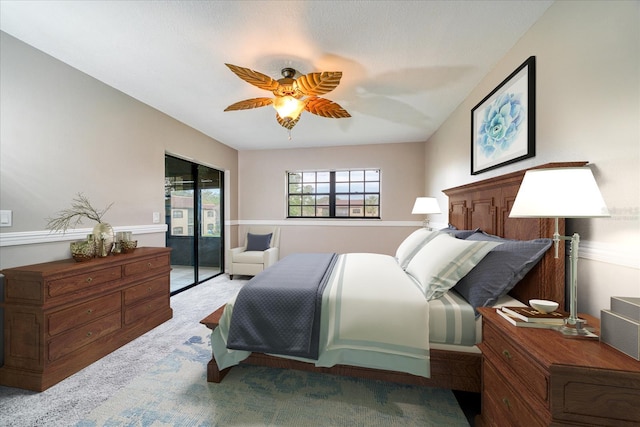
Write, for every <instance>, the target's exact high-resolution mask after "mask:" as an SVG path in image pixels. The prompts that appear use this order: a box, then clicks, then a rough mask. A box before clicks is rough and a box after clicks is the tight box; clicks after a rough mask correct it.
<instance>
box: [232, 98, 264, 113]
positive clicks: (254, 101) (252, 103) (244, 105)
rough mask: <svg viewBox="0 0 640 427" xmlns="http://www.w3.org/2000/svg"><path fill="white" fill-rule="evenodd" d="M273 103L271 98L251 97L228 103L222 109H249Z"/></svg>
mask: <svg viewBox="0 0 640 427" xmlns="http://www.w3.org/2000/svg"><path fill="white" fill-rule="evenodd" d="M271 104H273V98H251V99H245V100H244V101H240V102H236V103H235V104H231V105H229V106H228V107H227V108H225V109H224V111H234V110H249V109H251V108H258V107H264V106H267V105H271Z"/></svg>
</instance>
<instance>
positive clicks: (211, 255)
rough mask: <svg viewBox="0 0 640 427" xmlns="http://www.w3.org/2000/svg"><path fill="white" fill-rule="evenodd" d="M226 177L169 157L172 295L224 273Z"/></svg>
mask: <svg viewBox="0 0 640 427" xmlns="http://www.w3.org/2000/svg"><path fill="white" fill-rule="evenodd" d="M223 176H224V173H223V172H222V171H219V170H217V169H213V168H209V167H207V166H203V165H199V164H197V163H192V162H189V161H187V160H183V159H179V158H177V157H173V156H169V155H167V156H165V217H166V223H167V226H168V229H167V239H166V245H167V247H170V248H172V251H171V268H172V271H171V293H172V294H174V293H177V292H180V291H181V290H184V289H187V288H189V287H191V286H194V285H196V284H198V283H201V282H203V281H205V280H207V279H210V278H212V277H214V276H216V275H218V274H220V273H221V272H222V270H223V268H222V266H223V265H224V260H223V254H224V250H223V248H224V243H223V227H222V224H224V221H223V218H222V213H223V212H224V209H223V191H222V190H223V188H224V185H223Z"/></svg>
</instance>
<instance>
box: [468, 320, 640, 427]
mask: <svg viewBox="0 0 640 427" xmlns="http://www.w3.org/2000/svg"><path fill="white" fill-rule="evenodd" d="M479 311H480V313H481V314H482V343H481V344H479V345H478V346H479V347H480V349H481V350H482V355H483V361H482V411H481V415H480V418H479V419H478V422H479V424H481V425H489V426H493V425H496V426H497V425H500V426H504V425H514V426H519V425H522V426H527V427H530V426H548V425H555V426H559V425H568V424H570V425H590V426H593V425H598V426H600V425H601V426H612V425H616V426H632V425H633V426H637V425H639V424H640V362H638V361H636V360H634V359H632V358H631V357H629V356H627V355H625V354H623V353H621V352H620V351H618V350H616V349H615V348H613V347H610V346H608V345H607V344H604V343H601V342H600V341H598V340H584V339H571V338H565V337H563V336H562V335H561V334H559V333H557V332H555V331H553V330H547V329H534V328H521V327H516V326H513V325H511V324H510V323H508V322H507V321H506V320H504V319H503V318H502V317H500V316H499V315H498V314H496V310H495V309H494V308H481V309H479ZM580 317H581V318H584V319H586V320H587V322H588V324H589V325H591V326H593V327H595V328H596V333H599V326H600V322H599V321H598V319H596V318H594V317H591V316H586V315H581V316H580Z"/></svg>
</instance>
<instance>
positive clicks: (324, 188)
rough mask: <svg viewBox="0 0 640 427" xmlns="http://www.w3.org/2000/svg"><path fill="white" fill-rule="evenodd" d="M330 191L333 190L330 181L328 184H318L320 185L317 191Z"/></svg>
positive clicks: (317, 186)
mask: <svg viewBox="0 0 640 427" xmlns="http://www.w3.org/2000/svg"><path fill="white" fill-rule="evenodd" d="M329 191H331V188H330V187H329V183H328V182H327V183H326V184H318V185H316V192H317V193H328V192H329Z"/></svg>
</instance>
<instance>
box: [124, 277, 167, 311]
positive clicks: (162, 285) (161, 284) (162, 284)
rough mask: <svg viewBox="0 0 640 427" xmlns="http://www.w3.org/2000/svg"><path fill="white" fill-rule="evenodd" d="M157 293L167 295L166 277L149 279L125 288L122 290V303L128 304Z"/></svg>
mask: <svg viewBox="0 0 640 427" xmlns="http://www.w3.org/2000/svg"><path fill="white" fill-rule="evenodd" d="M158 294H164V295H169V278H168V277H160V278H157V279H154V280H149V281H148V282H144V283H140V284H139V285H136V286H132V287H130V288H129V289H126V290H125V291H124V304H125V305H126V306H129V305H132V304H135V303H137V302H139V301H142V300H143V299H145V298H150V297H153V296H156V295H158Z"/></svg>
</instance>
